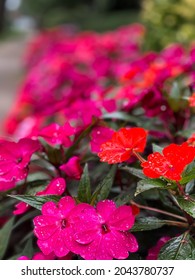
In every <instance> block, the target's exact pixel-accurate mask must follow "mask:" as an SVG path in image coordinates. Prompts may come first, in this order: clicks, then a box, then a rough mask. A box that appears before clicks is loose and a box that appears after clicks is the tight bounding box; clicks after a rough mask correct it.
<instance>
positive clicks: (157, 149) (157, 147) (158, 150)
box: [152, 143, 163, 154]
mask: <svg viewBox="0 0 195 280" xmlns="http://www.w3.org/2000/svg"><path fill="white" fill-rule="evenodd" d="M152 150H153V153H154V152H159V153H160V154H161V153H162V150H163V148H162V147H160V146H158V145H156V144H154V143H153V144H152Z"/></svg>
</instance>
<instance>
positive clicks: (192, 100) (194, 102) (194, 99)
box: [189, 92, 195, 107]
mask: <svg viewBox="0 0 195 280" xmlns="http://www.w3.org/2000/svg"><path fill="white" fill-rule="evenodd" d="M189 106H190V107H195V92H194V93H193V94H192V96H190V98H189Z"/></svg>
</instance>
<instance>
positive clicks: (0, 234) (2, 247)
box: [0, 217, 14, 260]
mask: <svg viewBox="0 0 195 280" xmlns="http://www.w3.org/2000/svg"><path fill="white" fill-rule="evenodd" d="M13 223H14V217H12V218H11V219H10V220H9V221H8V222H7V223H6V224H5V225H4V226H3V228H2V229H1V230H0V260H2V259H3V257H4V255H5V252H6V250H7V246H8V243H9V239H10V235H11V232H12V228H13Z"/></svg>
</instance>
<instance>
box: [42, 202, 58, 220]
mask: <svg viewBox="0 0 195 280" xmlns="http://www.w3.org/2000/svg"><path fill="white" fill-rule="evenodd" d="M42 214H43V215H46V216H54V217H55V218H56V217H59V209H58V208H57V205H56V204H55V203H54V202H53V201H49V202H46V203H45V204H43V206H42Z"/></svg>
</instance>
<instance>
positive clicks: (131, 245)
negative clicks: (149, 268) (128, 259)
mask: <svg viewBox="0 0 195 280" xmlns="http://www.w3.org/2000/svg"><path fill="white" fill-rule="evenodd" d="M121 234H122V235H123V238H124V241H125V244H126V247H127V250H128V251H129V252H131V253H134V252H137V250H138V248H139V245H138V243H137V240H136V238H135V236H134V235H133V234H132V233H130V232H123V233H121Z"/></svg>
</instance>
